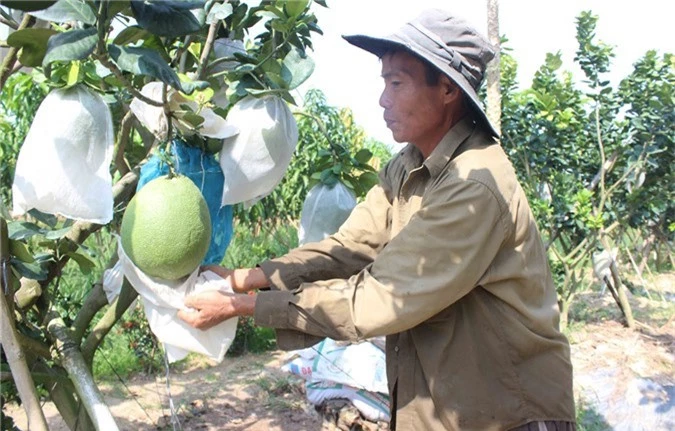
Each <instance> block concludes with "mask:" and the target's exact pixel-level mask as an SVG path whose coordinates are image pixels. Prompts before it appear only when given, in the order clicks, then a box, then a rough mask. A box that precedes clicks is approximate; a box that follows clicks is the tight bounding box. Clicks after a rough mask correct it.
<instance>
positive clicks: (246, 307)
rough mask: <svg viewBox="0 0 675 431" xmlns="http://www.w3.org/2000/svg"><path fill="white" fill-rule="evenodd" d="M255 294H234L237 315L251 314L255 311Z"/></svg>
mask: <svg viewBox="0 0 675 431" xmlns="http://www.w3.org/2000/svg"><path fill="white" fill-rule="evenodd" d="M256 296H257V295H256V294H255V293H252V294H248V295H237V296H236V298H235V301H234V307H235V311H236V313H237V315H238V316H253V314H254V313H255V301H256Z"/></svg>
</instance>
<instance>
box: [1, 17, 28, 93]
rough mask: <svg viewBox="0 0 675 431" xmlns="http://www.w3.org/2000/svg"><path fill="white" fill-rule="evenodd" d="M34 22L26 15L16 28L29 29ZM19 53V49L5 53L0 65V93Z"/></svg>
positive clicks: (13, 48) (12, 48) (12, 49)
mask: <svg viewBox="0 0 675 431" xmlns="http://www.w3.org/2000/svg"><path fill="white" fill-rule="evenodd" d="M34 22H35V18H33V17H32V16H31V15H28V14H26V15H25V16H24V17H23V19H22V20H21V24H20V25H19V27H18V28H17V30H23V29H24V28H27V27H30V26H31V25H33V23H34ZM18 53H19V49H18V48H15V47H11V48H10V49H9V50H8V51H7V56H6V57H5V60H4V61H3V62H2V65H0V91H2V89H3V88H4V87H5V82H7V78H9V77H10V75H11V74H12V73H14V72H13V69H14V63H15V62H16V56H17V54H18Z"/></svg>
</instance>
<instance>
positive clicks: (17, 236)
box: [7, 221, 44, 240]
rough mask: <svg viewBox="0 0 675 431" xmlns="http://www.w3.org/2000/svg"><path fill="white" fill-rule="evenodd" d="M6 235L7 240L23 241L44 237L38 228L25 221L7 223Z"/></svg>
mask: <svg viewBox="0 0 675 431" xmlns="http://www.w3.org/2000/svg"><path fill="white" fill-rule="evenodd" d="M7 235H8V236H9V239H14V240H24V239H27V238H30V237H32V236H35V235H44V232H43V230H42V229H40V226H38V225H36V224H35V223H31V222H27V221H10V222H7Z"/></svg>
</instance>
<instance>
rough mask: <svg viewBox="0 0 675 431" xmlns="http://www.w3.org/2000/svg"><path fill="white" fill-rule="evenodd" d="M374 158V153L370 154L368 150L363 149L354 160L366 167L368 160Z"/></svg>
mask: <svg viewBox="0 0 675 431" xmlns="http://www.w3.org/2000/svg"><path fill="white" fill-rule="evenodd" d="M371 157H373V153H371V152H370V150H368V149H367V148H362V149H360V150H359V151H358V152H357V153H356V154H355V155H354V158H355V159H356V161H357V162H359V163H361V164H363V165H365V164H366V163H368V160H370V159H371Z"/></svg>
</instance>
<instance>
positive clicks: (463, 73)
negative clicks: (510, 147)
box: [342, 9, 499, 137]
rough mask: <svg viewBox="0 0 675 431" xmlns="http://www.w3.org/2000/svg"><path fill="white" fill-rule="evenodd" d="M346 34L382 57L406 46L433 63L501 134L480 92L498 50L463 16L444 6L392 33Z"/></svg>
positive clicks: (355, 44) (355, 43) (429, 11)
mask: <svg viewBox="0 0 675 431" xmlns="http://www.w3.org/2000/svg"><path fill="white" fill-rule="evenodd" d="M342 37H343V38H344V39H345V40H346V41H347V42H349V43H351V44H352V45H354V46H357V47H359V48H362V49H364V50H366V51H368V52H370V53H372V54H375V55H377V56H378V57H380V58H381V57H382V56H383V55H384V54H386V53H387V52H388V51H389V50H391V49H403V50H405V51H408V52H411V53H412V54H414V55H417V56H418V57H421V58H422V59H424V60H426V61H427V62H429V63H431V65H433V66H434V67H436V68H437V69H439V70H440V71H441V72H442V73H444V74H445V75H447V76H448V77H449V78H450V79H451V80H452V81H453V82H454V83H455V84H457V86H459V88H460V89H461V90H462V91H463V92H464V94H466V95H467V96H468V100H469V102H470V104H471V106H472V107H473V110H474V111H475V112H476V113H477V114H478V115H479V116H480V117H481V119H482V120H483V121H484V122H485V124H486V125H487V126H488V127H489V129H490V131H491V132H492V134H493V135H494V136H497V137H498V136H499V133H497V130H496V129H495V127H494V126H493V125H492V124H491V123H490V120H488V118H487V115H486V114H485V110H484V108H483V104H482V102H481V100H480V98H479V97H478V93H477V91H478V88H479V87H480V84H481V82H482V81H483V76H484V74H485V68H486V67H487V64H488V62H490V60H492V59H493V58H494V56H495V51H494V48H493V47H492V45H491V44H490V43H489V42H488V41H487V40H486V39H485V37H483V36H482V35H481V34H480V33H478V31H476V30H475V29H474V28H473V27H472V26H471V25H470V24H469V23H468V22H466V21H465V20H463V19H462V18H458V17H454V16H452V15H450V14H449V13H448V12H446V11H443V10H440V9H429V10H426V11H424V12H422V13H421V14H420V15H419V16H418V17H417V18H415V19H413V20H412V21H410V22H408V23H406V24H405V25H404V26H403V27H401V28H399V29H398V30H397V31H395V32H394V33H392V34H390V35H388V36H384V37H375V36H367V35H362V34H357V35H347V36H342Z"/></svg>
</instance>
